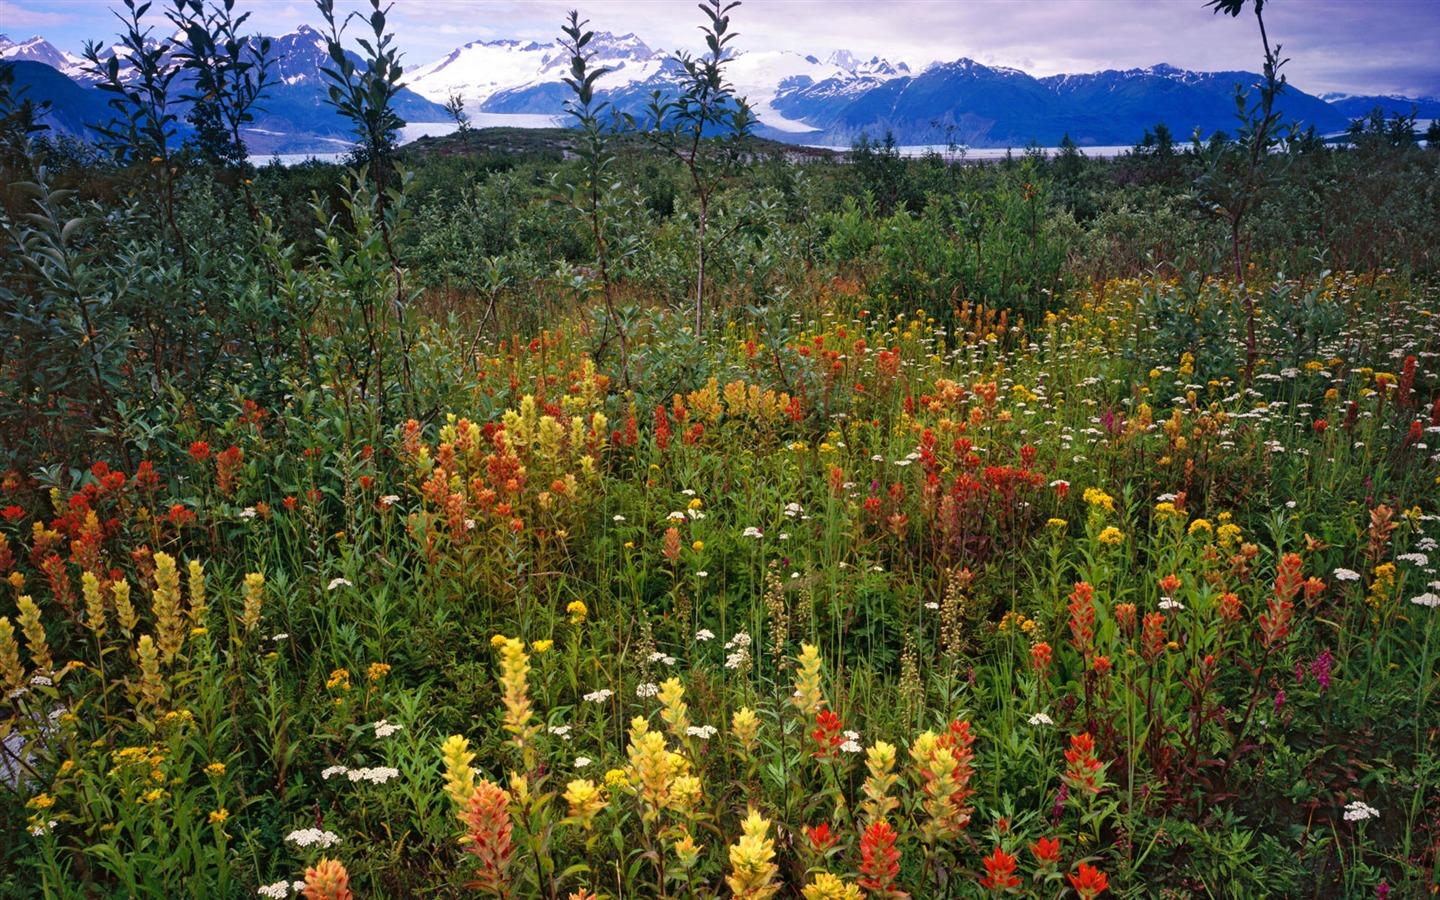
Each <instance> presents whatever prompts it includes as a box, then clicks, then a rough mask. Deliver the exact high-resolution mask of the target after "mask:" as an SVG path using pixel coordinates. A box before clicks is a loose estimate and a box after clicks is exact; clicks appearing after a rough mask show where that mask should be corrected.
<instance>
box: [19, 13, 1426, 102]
mask: <svg viewBox="0 0 1440 900" xmlns="http://www.w3.org/2000/svg"><path fill="white" fill-rule="evenodd" d="M168 5H169V0H156V2H155V4H154V8H153V9H152V11H151V13H150V16H149V18H151V19H153V20H154V24H155V25H156V27H157V29H160V28H161V26H163V24H164V22H163V19H162V18H161V16H160V13H161V10H163V9H164V8H165V7H166V6H168ZM112 6H113V7H118V6H119V4H118V3H109V2H103V0H0V33H3V34H8V35H9V36H10V37H11V38H12V39H14V40H23V39H24V38H28V37H30V36H31V35H34V34H38V35H41V36H43V37H45V38H46V39H48V40H49V41H50V42H51V43H53V44H55V45H56V46H57V47H59V48H60V49H62V50H68V51H70V52H72V53H79V52H80V50H81V48H82V47H83V45H84V43H85V41H86V40H87V39H90V38H94V39H101V40H106V41H108V39H109V38H110V37H111V36H113V34H114V33H115V30H116V25H117V22H116V20H115V18H114V16H113V15H112V14H111V13H110V12H109V9H110V8H111V7H112ZM336 6H337V8H338V9H341V10H360V9H362V8H363V9H368V3H367V2H364V0H336ZM237 7H238V8H239V9H240V10H249V11H251V12H252V16H251V19H250V21H249V22H248V23H247V26H248V28H249V29H250V30H254V31H261V32H265V33H268V34H283V33H286V32H289V31H293V30H294V29H295V27H296V26H298V25H299V24H301V23H302V22H308V23H310V24H312V25H314V24H318V22H319V15H318V13H317V12H316V11H315V7H314V5H313V4H312V3H309V2H301V0H238V2H237ZM572 8H578V9H579V10H580V12H581V14H582V15H583V16H585V17H588V18H589V19H590V27H591V28H593V29H595V30H597V31H611V32H614V33H616V34H623V33H626V32H634V33H635V34H637V35H638V36H639V37H640V38H641V39H642V40H643V41H645V43H646V44H648V45H649V46H651V47H652V48H654V49H657V50H663V51H673V50H688V51H690V52H699V51H701V50H703V46H702V44H701V38H700V32H699V31H698V25H699V24H700V21H701V18H702V16H701V13H700V11H699V10H698V9H696V6H695V2H694V0H395V2H394V7H393V10H392V13H391V21H392V23H393V30H394V33H395V36H396V42H397V44H398V46H399V47H400V49H401V50H402V51H403V52H404V54H405V56H404V61H405V63H406V65H407V66H408V67H418V66H421V65H424V64H425V63H428V62H430V61H431V60H434V59H437V58H439V57H441V56H443V55H445V54H446V53H448V52H449V51H450V50H452V49H454V48H455V47H457V46H459V45H461V44H464V43H466V42H468V41H473V40H496V39H500V38H512V39H520V40H537V41H541V42H548V41H550V40H552V39H554V38H555V37H556V36H557V35H558V34H559V31H560V25H561V23H562V21H563V20H564V18H565V14H566V12H567V11H568V10H570V9H572ZM1252 9H1253V7H1252V6H1251V5H1249V4H1247V6H1246V10H1245V12H1244V14H1242V15H1241V16H1240V17H1239V18H1238V19H1235V18H1231V17H1229V16H1226V15H1220V14H1216V13H1214V12H1212V11H1211V10H1210V9H1208V8H1207V7H1206V6H1205V4H1204V2H1203V0H864V2H862V0H744V2H743V4H742V5H741V6H740V7H739V8H737V9H736V10H734V12H733V13H732V14H731V23H732V30H734V31H736V32H738V34H739V37H737V39H736V41H735V43H734V45H733V46H735V47H736V48H737V49H740V50H794V51H798V52H801V53H810V54H815V55H817V56H820V57H822V58H823V57H825V56H827V55H828V54H829V53H830V52H831V51H832V50H836V49H846V50H850V51H851V52H853V53H854V54H855V55H856V56H857V57H863V58H869V57H871V56H880V57H883V58H886V59H889V60H890V61H891V62H900V61H904V62H906V63H908V64H909V65H910V66H911V68H912V69H913V70H915V71H919V69H920V68H923V66H925V65H926V64H928V63H930V62H933V61H950V60H955V59H959V58H960V57H970V58H971V59H975V60H978V61H979V62H981V63H984V64H986V65H992V66H994V65H1003V66H1011V67H1013V68H1017V69H1022V70H1024V71H1026V72H1028V73H1030V74H1031V75H1035V76H1045V75H1054V74H1059V73H1067V72H1069V73H1079V72H1094V71H1099V70H1102V69H1116V68H1120V69H1123V68H1133V67H1137V66H1148V65H1152V64H1155V63H1160V62H1165V63H1170V64H1171V65H1174V66H1178V67H1180V68H1185V69H1194V70H1197V71H1230V70H1240V69H1243V70H1248V71H1258V70H1259V69H1260V64H1261V62H1260V61H1261V58H1262V51H1261V46H1260V36H1259V29H1258V28H1257V26H1256V23H1255V17H1254V15H1253V14H1252V12H1251V10H1252ZM1264 10H1265V26H1266V30H1267V32H1268V33H1269V35H1270V39H1271V41H1272V42H1274V43H1278V44H1280V45H1281V47H1282V55H1283V56H1284V57H1288V58H1289V60H1290V61H1289V63H1288V64H1287V65H1286V66H1285V67H1284V69H1283V70H1282V71H1283V72H1284V73H1285V74H1286V75H1287V76H1288V78H1289V80H1290V81H1291V82H1292V83H1293V84H1294V85H1295V86H1296V87H1298V88H1300V89H1301V90H1304V91H1307V92H1309V93H1313V94H1319V93H1324V92H1330V91H1334V92H1341V93H1353V94H1403V95H1407V96H1412V97H1418V96H1431V97H1440V0H1270V2H1268V3H1266V4H1265V7H1264Z"/></svg>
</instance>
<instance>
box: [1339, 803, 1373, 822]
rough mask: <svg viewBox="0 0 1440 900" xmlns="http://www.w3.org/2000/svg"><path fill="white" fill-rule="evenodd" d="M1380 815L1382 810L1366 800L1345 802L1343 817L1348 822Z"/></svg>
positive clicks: (1360, 820)
mask: <svg viewBox="0 0 1440 900" xmlns="http://www.w3.org/2000/svg"><path fill="white" fill-rule="evenodd" d="M1379 815H1380V810H1378V809H1376V808H1375V807H1373V806H1371V805H1370V804H1368V803H1366V802H1365V801H1364V800H1352V801H1351V802H1349V803H1347V804H1345V814H1344V816H1343V818H1344V819H1345V821H1347V822H1363V821H1365V820H1366V819H1373V818H1375V817H1376V816H1379Z"/></svg>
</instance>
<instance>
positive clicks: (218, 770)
mask: <svg viewBox="0 0 1440 900" xmlns="http://www.w3.org/2000/svg"><path fill="white" fill-rule="evenodd" d="M205 774H206V775H209V776H210V777H211V778H219V777H220V776H222V775H224V774H225V764H224V763H223V762H213V763H211V764H210V765H208V766H206V767H205Z"/></svg>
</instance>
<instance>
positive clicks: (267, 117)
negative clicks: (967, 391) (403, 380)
mask: <svg viewBox="0 0 1440 900" xmlns="http://www.w3.org/2000/svg"><path fill="white" fill-rule="evenodd" d="M587 49H589V50H590V51H592V52H593V59H592V65H593V66H594V67H595V68H605V69H607V70H608V71H607V72H606V73H605V74H604V75H603V76H602V77H601V78H600V80H599V81H598V82H597V85H596V87H597V94H598V97H599V99H601V100H605V101H609V102H611V103H613V104H614V105H615V106H616V107H617V108H618V109H620V110H623V111H625V112H629V113H632V114H635V115H637V116H643V114H644V111H645V108H646V106H647V104H648V101H649V98H650V95H651V94H652V93H653V92H655V91H660V92H661V93H662V94H670V95H673V94H674V92H675V90H676V88H677V85H678V84H679V76H680V74H681V70H680V67H679V64H678V63H677V62H676V61H675V59H674V58H673V56H672V55H671V54H669V53H666V52H662V51H658V50H655V49H654V48H652V47H650V46H649V45H647V44H646V43H645V42H644V41H643V40H642V39H641V38H639V37H638V36H636V35H634V34H623V35H614V34H609V33H605V32H597V33H596V34H595V37H594V39H593V41H592V42H591V44H590V45H589V47H588V48H587ZM122 51H123V48H111V49H110V50H108V51H105V53H106V54H109V53H117V52H122ZM122 55H123V52H122ZM271 55H272V58H273V59H274V61H275V62H274V68H273V70H272V73H273V75H274V78H275V81H274V83H273V85H272V87H271V88H270V89H269V92H268V95H267V96H266V98H265V101H264V103H263V106H264V109H265V111H264V113H263V114H262V115H261V116H259V117H258V120H257V121H256V122H254V123H253V125H252V127H251V129H249V130H248V131H247V132H246V139H247V142H249V145H250V149H251V151H252V152H255V153H260V154H268V153H270V152H286V153H303V152H320V151H325V150H330V151H334V150H339V149H344V147H345V146H346V145H347V143H348V140H349V136H348V134H347V127H348V126H347V123H346V122H345V121H344V120H342V119H341V118H340V117H338V116H337V115H336V114H335V112H334V110H332V109H330V108H329V107H328V106H327V105H326V104H325V102H324V100H325V97H326V88H327V87H328V79H326V78H325V77H324V76H323V75H322V74H321V71H320V70H321V68H322V67H325V66H328V65H329V54H328V50H327V46H326V42H325V39H324V36H323V35H322V34H321V33H320V32H318V31H316V30H315V29H313V28H310V27H309V26H303V25H302V26H301V27H300V28H298V29H297V30H295V31H293V32H291V33H289V34H286V35H282V36H280V37H278V38H274V39H273V42H272V49H271ZM0 60H8V61H12V62H14V63H15V68H16V72H17V79H18V80H20V81H21V82H22V83H23V84H27V85H30V86H31V88H32V93H31V95H30V96H31V97H32V98H33V99H36V100H46V99H48V100H51V102H52V105H53V106H54V113H53V114H52V121H53V123H54V125H55V127H56V128H57V129H60V130H63V131H68V132H70V133H75V134H84V133H86V129H85V125H87V124H89V125H93V124H96V123H97V122H98V121H104V120H107V119H108V116H109V113H108V112H107V111H106V106H105V102H104V101H105V100H106V99H108V97H107V95H103V94H102V93H101V92H99V91H98V90H96V89H95V88H94V87H93V84H94V79H93V77H91V76H88V75H87V74H86V73H85V72H84V62H83V61H82V60H80V59H79V58H78V57H76V56H74V55H72V54H68V53H64V52H61V51H59V50H57V49H56V48H55V47H54V46H53V45H51V44H50V43H48V42H47V41H45V40H44V39H43V38H38V37H37V38H32V39H30V40H27V41H24V42H21V43H17V42H15V41H14V40H12V39H10V38H7V37H0ZM357 61H358V60H357ZM568 70H569V58H568V56H567V54H566V53H565V50H564V48H563V47H561V45H560V44H559V42H558V41H551V42H537V41H518V40H490V41H472V42H470V43H468V44H465V45H463V46H461V47H457V48H456V49H455V50H453V51H451V52H450V53H448V54H446V55H445V56H443V57H441V58H440V59H437V60H434V61H433V62H430V63H427V64H425V65H422V66H419V67H417V68H415V69H412V70H410V71H408V72H406V74H405V78H404V82H405V85H406V89H405V90H402V91H401V93H400V95H399V96H398V97H397V100H396V106H397V110H398V112H399V113H400V115H401V116H402V117H403V118H404V119H406V120H407V121H408V122H410V123H412V124H415V125H419V126H424V125H425V123H442V124H438V125H437V124H430V125H428V127H427V130H435V129H436V128H439V129H441V130H443V129H444V128H445V127H446V126H445V125H444V124H443V123H447V122H448V121H449V116H448V114H447V113H446V111H445V109H444V108H443V106H442V104H444V103H445V102H446V101H447V100H449V98H450V97H452V96H459V97H461V98H463V99H464V101H465V105H466V111H467V112H468V113H469V114H470V115H471V116H472V120H473V121H474V122H475V123H476V124H477V125H490V124H509V125H515V126H519V127H537V126H544V125H551V124H564V122H565V115H564V110H565V102H566V101H567V100H568V99H570V96H571V94H570V89H569V88H568V87H567V86H566V85H565V84H564V82H563V78H564V77H565V76H566V74H568ZM726 76H727V78H728V79H729V80H730V82H731V83H732V84H733V85H734V87H735V92H736V94H737V95H739V96H742V97H744V98H746V99H747V100H748V102H749V103H750V106H751V109H752V110H753V111H754V113H755V114H756V117H757V119H758V121H759V127H758V128H757V132H758V133H759V134H760V135H762V136H765V137H770V138H776V139H780V140H789V141H796V142H803V143H807V144H819V145H828V146H848V145H850V144H851V143H852V142H854V141H855V140H856V139H857V138H859V137H860V135H862V134H868V135H869V136H870V137H871V138H872V139H879V138H881V137H883V136H884V135H885V134H886V133H887V132H888V133H890V134H892V135H893V136H894V138H895V139H896V141H898V142H899V143H901V144H941V143H948V142H951V141H954V142H958V143H962V144H967V145H969V146H973V147H1005V146H1013V147H1019V146H1023V145H1025V144H1027V143H1029V142H1031V141H1037V142H1039V143H1040V144H1042V145H1050V146H1053V145H1055V144H1058V143H1059V142H1060V140H1061V139H1062V138H1063V137H1064V136H1065V135H1069V136H1070V137H1071V138H1072V139H1074V140H1075V141H1076V142H1077V143H1079V144H1080V145H1081V146H1082V147H1083V146H1095V145H1126V144H1131V143H1134V142H1135V141H1136V140H1138V139H1139V137H1140V135H1141V134H1143V133H1144V131H1145V130H1146V129H1149V128H1153V127H1154V126H1155V125H1157V124H1160V123H1164V124H1166V125H1167V126H1168V127H1169V129H1170V131H1171V133H1172V134H1174V135H1175V136H1176V138H1177V139H1179V140H1184V139H1186V138H1188V137H1189V135H1190V134H1191V133H1192V132H1193V131H1194V129H1196V128H1199V129H1200V130H1201V131H1202V133H1204V134H1209V133H1211V132H1214V131H1216V130H1219V129H1225V130H1233V129H1234V128H1235V127H1236V124H1237V123H1236V121H1235V102H1234V90H1235V85H1236V84H1237V83H1238V84H1241V85H1246V86H1251V85H1254V84H1256V83H1257V82H1258V81H1259V76H1258V75H1255V74H1253V73H1246V72H1191V71H1187V70H1184V69H1177V68H1175V67H1173V66H1169V65H1165V64H1160V65H1154V66H1149V67H1146V68H1138V69H1127V70H1110V71H1104V72H1093V73H1087V74H1075V75H1053V76H1049V77H1045V78H1035V77H1033V76H1031V75H1028V74H1026V73H1025V72H1022V71H1020V70H1018V69H1011V68H1005V67H1002V66H988V65H984V64H982V63H979V62H976V61H974V60H971V59H957V60H954V61H953V62H941V63H933V64H931V65H929V66H927V67H926V68H925V69H924V70H923V71H918V72H917V71H914V70H912V69H911V67H910V66H908V65H907V64H905V63H903V62H895V63H892V62H890V61H887V60H884V59H881V58H879V57H870V58H868V59H867V58H865V57H863V56H862V55H859V54H855V53H852V52H850V51H848V50H836V51H834V52H831V53H829V54H828V55H824V56H821V55H807V54H804V53H800V52H794V51H786V50H777V51H751V52H747V51H744V50H740V51H737V52H735V53H734V54H733V55H732V56H731V57H730V59H729V61H728V63H727V65H726ZM122 77H123V74H122ZM176 83H177V85H180V87H177V91H183V83H184V79H183V78H182V79H177V82H176ZM1327 100H1329V101H1331V102H1326V101H1327ZM1377 104H1380V105H1383V106H1384V107H1385V108H1386V110H1387V111H1389V112H1395V111H1399V112H1402V113H1405V112H1408V111H1409V109H1410V108H1411V106H1412V105H1415V106H1417V107H1418V109H1419V113H1420V115H1421V116H1422V117H1425V116H1427V114H1428V115H1431V116H1432V117H1433V116H1434V115H1435V113H1436V112H1440V101H1436V100H1433V99H1422V100H1418V101H1416V100H1411V99H1410V98H1405V97H1355V96H1349V95H1344V96H1329V97H1326V98H1323V99H1322V98H1319V97H1315V96H1312V95H1310V94H1306V93H1305V92H1303V91H1301V90H1300V89H1299V88H1298V87H1297V86H1296V85H1294V84H1290V85H1288V86H1287V88H1286V91H1285V92H1284V93H1283V94H1282V95H1281V99H1280V105H1281V108H1282V112H1283V115H1284V117H1285V118H1286V119H1287V120H1299V121H1300V122H1302V123H1303V124H1304V125H1314V126H1315V127H1316V128H1317V130H1319V131H1321V132H1322V133H1333V132H1336V131H1341V130H1343V129H1344V128H1345V126H1346V125H1347V124H1348V121H1349V119H1350V118H1353V117H1354V116H1358V115H1365V114H1367V113H1369V111H1370V110H1371V109H1373V108H1374V106H1375V105H1377ZM97 110H99V112H98V113H97V112H96V111H97ZM180 111H181V114H182V115H183V112H184V110H183V104H182V108H181V110H180Z"/></svg>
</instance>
